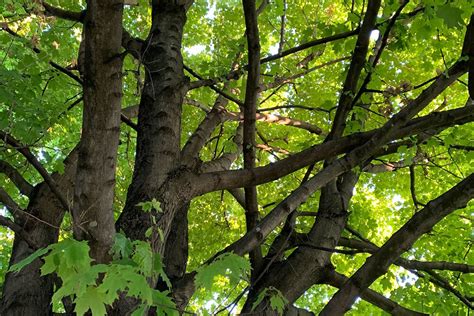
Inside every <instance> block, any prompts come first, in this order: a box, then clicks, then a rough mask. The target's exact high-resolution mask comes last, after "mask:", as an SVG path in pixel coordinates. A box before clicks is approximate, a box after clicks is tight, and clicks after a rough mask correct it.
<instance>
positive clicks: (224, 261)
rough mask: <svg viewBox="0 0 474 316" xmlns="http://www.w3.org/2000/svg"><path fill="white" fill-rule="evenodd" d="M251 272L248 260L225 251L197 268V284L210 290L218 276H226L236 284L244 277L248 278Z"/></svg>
mask: <svg viewBox="0 0 474 316" xmlns="http://www.w3.org/2000/svg"><path fill="white" fill-rule="evenodd" d="M249 272H250V264H249V262H248V260H246V259H245V258H242V257H240V256H238V255H236V254H233V253H224V254H222V255H220V256H218V257H217V258H216V259H215V260H214V261H213V262H211V263H210V264H206V265H203V266H202V267H200V268H199V269H198V270H197V274H196V277H195V281H196V286H197V287H203V288H204V289H209V290H210V289H211V288H212V286H213V284H214V279H215V278H216V277H217V276H224V277H226V278H228V279H229V280H230V282H231V284H236V283H238V282H239V281H240V280H241V279H242V278H244V279H246V278H247V277H246V275H247V273H249Z"/></svg>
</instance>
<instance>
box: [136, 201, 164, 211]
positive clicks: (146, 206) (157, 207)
mask: <svg viewBox="0 0 474 316" xmlns="http://www.w3.org/2000/svg"><path fill="white" fill-rule="evenodd" d="M137 206H140V207H141V208H142V211H143V212H151V211H153V210H154V211H157V212H161V204H160V202H159V201H157V200H156V199H155V198H153V199H152V200H151V201H146V202H140V203H138V204H137Z"/></svg>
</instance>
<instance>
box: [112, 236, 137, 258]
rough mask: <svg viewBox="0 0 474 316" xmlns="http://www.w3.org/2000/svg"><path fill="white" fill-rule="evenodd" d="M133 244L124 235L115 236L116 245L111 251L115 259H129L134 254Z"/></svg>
mask: <svg viewBox="0 0 474 316" xmlns="http://www.w3.org/2000/svg"><path fill="white" fill-rule="evenodd" d="M132 247H133V246H132V242H131V241H130V239H128V238H127V237H126V236H125V235H124V234H123V233H117V234H115V243H114V245H113V246H112V248H111V249H110V252H111V254H112V256H113V257H114V259H118V258H129V257H130V255H131V254H132V250H133V248H132Z"/></svg>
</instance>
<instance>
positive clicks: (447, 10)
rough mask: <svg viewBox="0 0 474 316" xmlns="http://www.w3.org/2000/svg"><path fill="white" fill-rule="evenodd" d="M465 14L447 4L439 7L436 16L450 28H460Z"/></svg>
mask: <svg viewBox="0 0 474 316" xmlns="http://www.w3.org/2000/svg"><path fill="white" fill-rule="evenodd" d="M463 13H464V12H463V11H462V10H461V9H459V8H456V7H453V6H452V5H451V4H445V5H442V6H440V7H438V10H437V12H436V14H437V15H438V17H440V18H441V19H443V21H444V23H445V24H446V26H447V27H449V28H454V27H459V26H461V25H462V24H463V20H462V17H461V15H462V14H463Z"/></svg>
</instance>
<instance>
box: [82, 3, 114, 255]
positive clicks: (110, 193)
mask: <svg viewBox="0 0 474 316" xmlns="http://www.w3.org/2000/svg"><path fill="white" fill-rule="evenodd" d="M122 10H123V2H121V1H118V0H104V1H102V0H101V1H98V0H89V1H88V2H87V13H86V16H85V21H84V32H85V61H86V64H85V67H84V112H83V124H82V137H81V143H80V146H79V157H78V165H77V173H76V182H75V185H76V186H75V193H74V207H73V219H74V235H75V237H76V238H78V239H79V240H83V239H85V240H88V241H89V246H90V248H91V257H92V258H94V259H95V260H96V262H98V263H101V262H106V261H108V259H109V256H108V249H109V248H110V247H111V246H112V245H113V242H114V238H115V220H114V214H113V206H112V204H113V200H114V188H115V166H116V160H117V149H118V143H119V135H120V108H121V98H122V58H121V56H120V50H121V45H122Z"/></svg>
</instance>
